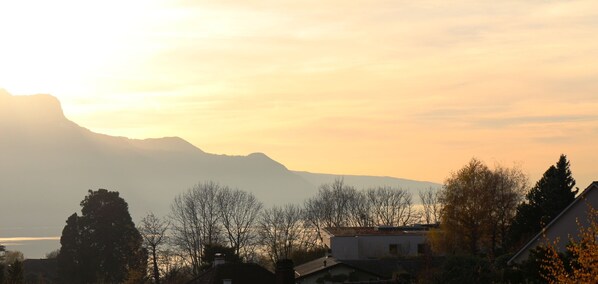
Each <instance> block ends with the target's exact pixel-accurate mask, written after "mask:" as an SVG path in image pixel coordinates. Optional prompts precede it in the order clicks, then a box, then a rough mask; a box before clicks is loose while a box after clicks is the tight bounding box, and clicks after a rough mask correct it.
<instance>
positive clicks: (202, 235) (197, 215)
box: [170, 181, 224, 276]
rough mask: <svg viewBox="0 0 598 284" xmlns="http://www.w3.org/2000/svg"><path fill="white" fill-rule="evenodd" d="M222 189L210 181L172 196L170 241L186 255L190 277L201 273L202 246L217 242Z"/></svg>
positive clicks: (218, 238) (219, 231) (218, 239)
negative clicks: (219, 196) (219, 202)
mask: <svg viewBox="0 0 598 284" xmlns="http://www.w3.org/2000/svg"><path fill="white" fill-rule="evenodd" d="M223 189H224V188H223V187H221V186H220V185H219V184H217V183H215V182H212V181H207V182H204V183H199V184H197V185H195V186H194V187H192V188H190V189H189V190H188V191H187V192H184V193H182V194H180V195H178V196H177V197H175V199H174V201H173V203H172V204H171V206H170V208H171V214H170V219H171V232H172V241H173V244H174V245H175V246H176V247H178V249H179V250H180V251H181V252H183V253H184V254H185V255H186V259H187V261H188V262H189V264H190V265H191V270H192V275H193V276H197V275H198V274H199V273H200V272H201V266H202V264H203V262H204V259H203V258H204V255H203V247H204V246H205V245H210V244H216V243H219V241H220V236H221V224H220V215H221V214H220V210H219V208H218V195H219V193H220V191H222V190H223Z"/></svg>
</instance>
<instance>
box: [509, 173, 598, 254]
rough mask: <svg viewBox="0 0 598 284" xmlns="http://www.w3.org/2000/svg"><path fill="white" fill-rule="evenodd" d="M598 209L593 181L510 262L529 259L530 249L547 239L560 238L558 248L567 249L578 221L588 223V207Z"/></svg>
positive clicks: (597, 192) (583, 224) (597, 198)
mask: <svg viewBox="0 0 598 284" xmlns="http://www.w3.org/2000/svg"><path fill="white" fill-rule="evenodd" d="M589 206H591V207H593V208H595V209H598V181H595V182H593V183H592V184H590V186H588V188H586V189H585V190H584V191H583V192H582V193H581V194H579V195H578V196H577V197H576V198H575V200H573V202H571V204H569V206H567V207H566V208H565V209H564V210H563V211H562V212H561V213H559V215H557V216H556V217H555V218H554V219H553V220H552V221H551V222H550V223H549V224H548V225H547V226H546V227H544V228H543V229H542V231H541V232H539V233H538V234H537V235H535V236H534V237H533V238H532V239H531V240H530V241H529V242H527V244H525V245H524V246H523V247H522V248H521V249H520V250H519V251H517V253H515V255H514V256H513V257H512V258H511V259H510V260H509V261H508V264H509V265H511V264H514V263H521V262H523V261H525V260H527V259H528V257H529V254H530V250H532V249H534V248H536V247H537V246H539V245H542V244H545V243H546V242H547V241H549V242H552V241H554V240H556V239H557V238H558V239H559V240H560V241H559V243H558V247H557V249H558V250H559V251H565V250H566V245H567V243H568V241H567V240H568V239H569V238H570V237H575V236H577V235H578V232H579V230H578V222H579V224H580V225H582V226H587V225H588V218H587V217H588V207H589Z"/></svg>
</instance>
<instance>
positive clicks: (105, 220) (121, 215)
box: [58, 189, 147, 283]
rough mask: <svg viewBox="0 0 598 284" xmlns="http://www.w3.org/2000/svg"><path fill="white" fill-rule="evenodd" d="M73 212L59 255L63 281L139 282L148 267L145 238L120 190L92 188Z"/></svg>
mask: <svg viewBox="0 0 598 284" xmlns="http://www.w3.org/2000/svg"><path fill="white" fill-rule="evenodd" d="M81 206H82V209H81V212H82V215H81V216H77V214H73V215H71V216H70V217H69V218H68V219H67V222H66V226H65V227H64V230H63V231H62V237H61V238H60V243H61V244H62V247H61V249H60V254H59V255H58V271H59V273H60V275H59V276H60V277H61V283H124V282H128V283H139V282H140V281H141V278H142V277H143V274H144V273H145V267H146V260H147V258H146V253H145V250H143V248H142V238H141V235H140V234H139V231H137V228H135V224H134V223H133V221H132V219H131V215H129V209H128V204H127V203H126V202H125V201H124V199H122V198H121V197H120V196H119V193H118V192H115V191H107V190H105V189H100V190H98V191H91V190H90V191H89V194H88V195H87V196H86V197H85V199H84V200H83V201H82V202H81Z"/></svg>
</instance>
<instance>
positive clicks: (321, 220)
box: [304, 179, 369, 241]
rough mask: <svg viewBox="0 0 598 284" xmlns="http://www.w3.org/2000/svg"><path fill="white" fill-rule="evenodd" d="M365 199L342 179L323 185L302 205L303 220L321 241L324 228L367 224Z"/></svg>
mask: <svg viewBox="0 0 598 284" xmlns="http://www.w3.org/2000/svg"><path fill="white" fill-rule="evenodd" d="M364 201H365V198H363V196H362V195H361V194H360V193H359V192H358V191H357V190H355V188H354V187H352V186H348V185H346V184H345V183H344V181H343V179H336V180H335V181H334V182H333V183H332V184H323V185H321V186H320V189H319V191H318V193H317V195H316V196H314V197H312V198H310V199H308V200H307V201H306V202H305V204H304V210H305V216H306V218H305V220H306V221H308V222H309V223H310V224H311V226H313V228H314V230H315V231H316V233H317V235H318V239H319V240H320V241H323V237H322V229H324V228H326V227H345V226H351V225H355V226H359V225H361V224H367V223H368V214H367V212H368V209H369V207H368V206H367V205H366V204H364V203H363V202H364Z"/></svg>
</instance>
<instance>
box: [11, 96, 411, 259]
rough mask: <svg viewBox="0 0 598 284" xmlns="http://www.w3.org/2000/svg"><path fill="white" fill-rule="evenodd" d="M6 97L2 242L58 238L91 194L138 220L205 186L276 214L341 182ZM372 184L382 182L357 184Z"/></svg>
mask: <svg viewBox="0 0 598 284" xmlns="http://www.w3.org/2000/svg"><path fill="white" fill-rule="evenodd" d="M6 94H7V92H2V90H1V89H0V193H2V195H3V199H4V198H6V200H10V201H11V202H6V203H5V204H4V205H3V206H0V237H19V236H56V235H60V231H61V229H62V226H64V221H65V220H66V218H67V217H68V216H69V215H71V214H72V213H74V212H77V211H79V202H80V201H81V200H82V199H83V197H84V196H85V195H86V193H87V190H88V189H94V190H95V189H98V188H106V189H109V190H117V191H119V192H120V193H121V196H123V198H125V200H126V201H127V202H128V203H129V208H130V211H131V214H132V216H133V218H134V220H139V218H141V217H142V216H143V215H144V214H146V213H147V212H149V211H153V212H154V213H156V214H157V215H160V216H165V215H167V214H168V211H169V205H170V203H171V201H172V200H173V198H174V197H175V196H176V195H178V194H180V193H182V192H184V191H185V190H187V189H188V188H190V187H192V186H194V185H195V184H197V183H198V182H202V181H206V180H212V181H215V182H218V183H220V184H222V185H227V186H230V187H233V188H239V189H242V190H246V191H249V192H252V193H253V194H255V195H256V197H257V198H258V199H259V200H261V201H262V202H264V204H265V205H266V206H270V205H273V204H281V203H297V202H302V201H303V200H305V199H306V198H309V197H311V196H312V195H313V194H315V192H317V188H318V185H320V184H319V183H315V182H318V181H324V180H330V179H334V177H336V175H326V174H312V173H306V172H300V171H290V170H288V169H287V167H286V166H284V165H283V164H282V163H279V162H277V161H275V160H273V159H272V158H270V157H269V156H267V155H266V154H264V153H260V152H257V153H251V154H249V155H247V156H229V155H216V154H210V153H206V152H204V151H202V150H201V149H200V148H199V147H196V146H195V145H193V144H191V143H189V142H188V141H186V140H184V139H183V138H180V137H163V138H148V139H130V138H127V137H119V136H110V135H106V134H99V133H95V132H93V131H91V130H89V129H87V128H84V127H82V126H79V125H78V124H76V123H75V122H72V121H70V120H69V119H68V118H66V117H65V115H64V113H63V110H62V107H61V105H60V102H59V100H58V99H56V98H55V97H53V96H50V95H32V96H12V95H10V94H8V95H6ZM352 179H353V177H352V176H345V181H346V182H347V183H350V182H349V181H350V180H352ZM388 179H389V180H385V182H394V183H395V185H397V184H396V183H400V180H399V179H394V180H393V179H392V178H388ZM366 180H369V182H371V181H375V180H376V177H369V178H368V177H366V176H362V177H361V180H360V181H359V179H356V182H358V183H366V182H368V181H366ZM405 180H406V179H405ZM406 181H407V180H406ZM356 186H357V185H356ZM49 250H51V249H49ZM49 250H48V251H49ZM24 252H25V253H26V255H28V253H31V252H27V251H24ZM45 252H47V251H45ZM45 252H35V253H33V255H34V256H42V255H43V253H45ZM29 256H30V255H29Z"/></svg>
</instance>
